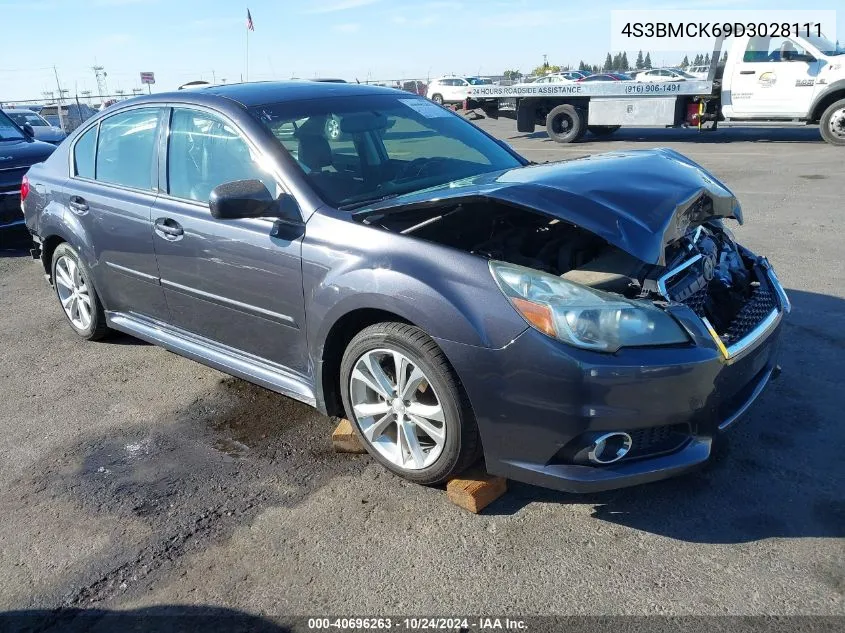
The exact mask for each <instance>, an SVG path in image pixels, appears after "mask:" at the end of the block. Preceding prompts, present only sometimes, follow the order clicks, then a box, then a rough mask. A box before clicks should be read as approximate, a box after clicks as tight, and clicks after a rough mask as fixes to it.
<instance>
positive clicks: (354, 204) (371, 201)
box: [338, 193, 402, 211]
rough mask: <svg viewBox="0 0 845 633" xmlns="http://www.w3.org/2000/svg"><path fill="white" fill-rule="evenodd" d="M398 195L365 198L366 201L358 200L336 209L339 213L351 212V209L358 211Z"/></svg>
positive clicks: (390, 194)
mask: <svg viewBox="0 0 845 633" xmlns="http://www.w3.org/2000/svg"><path fill="white" fill-rule="evenodd" d="M400 195H402V194H399V193H388V194H387V195H384V196H379V197H377V198H367V199H366V200H358V201H357V202H350V203H349V204H343V205H341V206H339V207H338V209H340V210H341V211H351V210H353V209H360V208H361V207H366V206H367V205H369V204H376V203H378V202H384V201H385V200H391V199H393V198H398V197H399V196H400Z"/></svg>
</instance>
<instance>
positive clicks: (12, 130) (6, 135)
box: [0, 110, 26, 141]
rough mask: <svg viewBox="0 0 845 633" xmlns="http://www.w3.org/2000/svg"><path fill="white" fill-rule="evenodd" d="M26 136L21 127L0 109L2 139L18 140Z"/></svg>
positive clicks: (0, 137)
mask: <svg viewBox="0 0 845 633" xmlns="http://www.w3.org/2000/svg"><path fill="white" fill-rule="evenodd" d="M25 138H26V137H25V136H24V134H23V132H21V130H20V128H19V127H18V126H17V125H15V124H14V123H13V122H12V120H11V119H10V118H9V117H8V116H7V115H6V113H5V112H3V111H2V110H0V141H18V140H20V139H25Z"/></svg>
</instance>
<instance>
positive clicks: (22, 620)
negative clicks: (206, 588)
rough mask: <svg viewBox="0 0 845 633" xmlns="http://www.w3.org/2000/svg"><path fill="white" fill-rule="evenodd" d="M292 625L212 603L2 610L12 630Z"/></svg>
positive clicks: (175, 632) (237, 632)
mask: <svg viewBox="0 0 845 633" xmlns="http://www.w3.org/2000/svg"><path fill="white" fill-rule="evenodd" d="M290 630H291V629H290V628H287V627H285V626H282V625H280V624H277V623H275V622H273V621H271V620H269V619H267V618H263V617H260V616H256V615H251V614H249V613H245V612H243V611H236V610H234V609H226V608H222V607H211V606H189V605H157V606H154V607H147V608H143V609H132V610H128V611H111V610H107V609H55V610H49V609H32V610H22V611H5V612H0V631H8V632H9V633H28V632H32V633H35V632H36V631H37V632H38V633H53V632H55V633H58V632H59V631H61V633H118V632H120V633H125V632H129V631H155V632H156V633H194V632H195V633H201V632H202V633H208V632H212V631H214V632H216V631H226V632H227V633H287V632H288V631H290Z"/></svg>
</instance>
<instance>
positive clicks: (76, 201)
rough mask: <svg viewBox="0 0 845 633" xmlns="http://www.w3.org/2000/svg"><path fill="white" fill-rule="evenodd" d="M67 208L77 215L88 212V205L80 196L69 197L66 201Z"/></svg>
mask: <svg viewBox="0 0 845 633" xmlns="http://www.w3.org/2000/svg"><path fill="white" fill-rule="evenodd" d="M68 206H69V207H70V208H71V209H72V210H73V211H76V212H78V213H85V212H86V211H87V210H88V203H87V202H85V198H83V197H81V196H71V197H70V200H69V201H68Z"/></svg>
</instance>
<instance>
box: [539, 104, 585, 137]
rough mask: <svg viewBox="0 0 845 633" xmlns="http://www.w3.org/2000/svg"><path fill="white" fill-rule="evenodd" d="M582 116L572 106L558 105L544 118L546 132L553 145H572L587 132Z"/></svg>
mask: <svg viewBox="0 0 845 633" xmlns="http://www.w3.org/2000/svg"><path fill="white" fill-rule="evenodd" d="M585 123H586V122H585V121H584V116H583V115H582V114H581V112H580V111H579V110H578V109H577V108H576V107H575V106H572V105H569V104H568V103H567V104H564V105H559V106H557V107H555V108H553V109H552V111H551V112H549V114H548V116H547V117H546V131H547V132H548V133H549V138H551V139H552V140H553V141H554V142H555V143H573V142H575V141H577V140H579V139H580V138H581V137H583V136H584V133H585V132H586V131H587V127H586V125H585Z"/></svg>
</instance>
